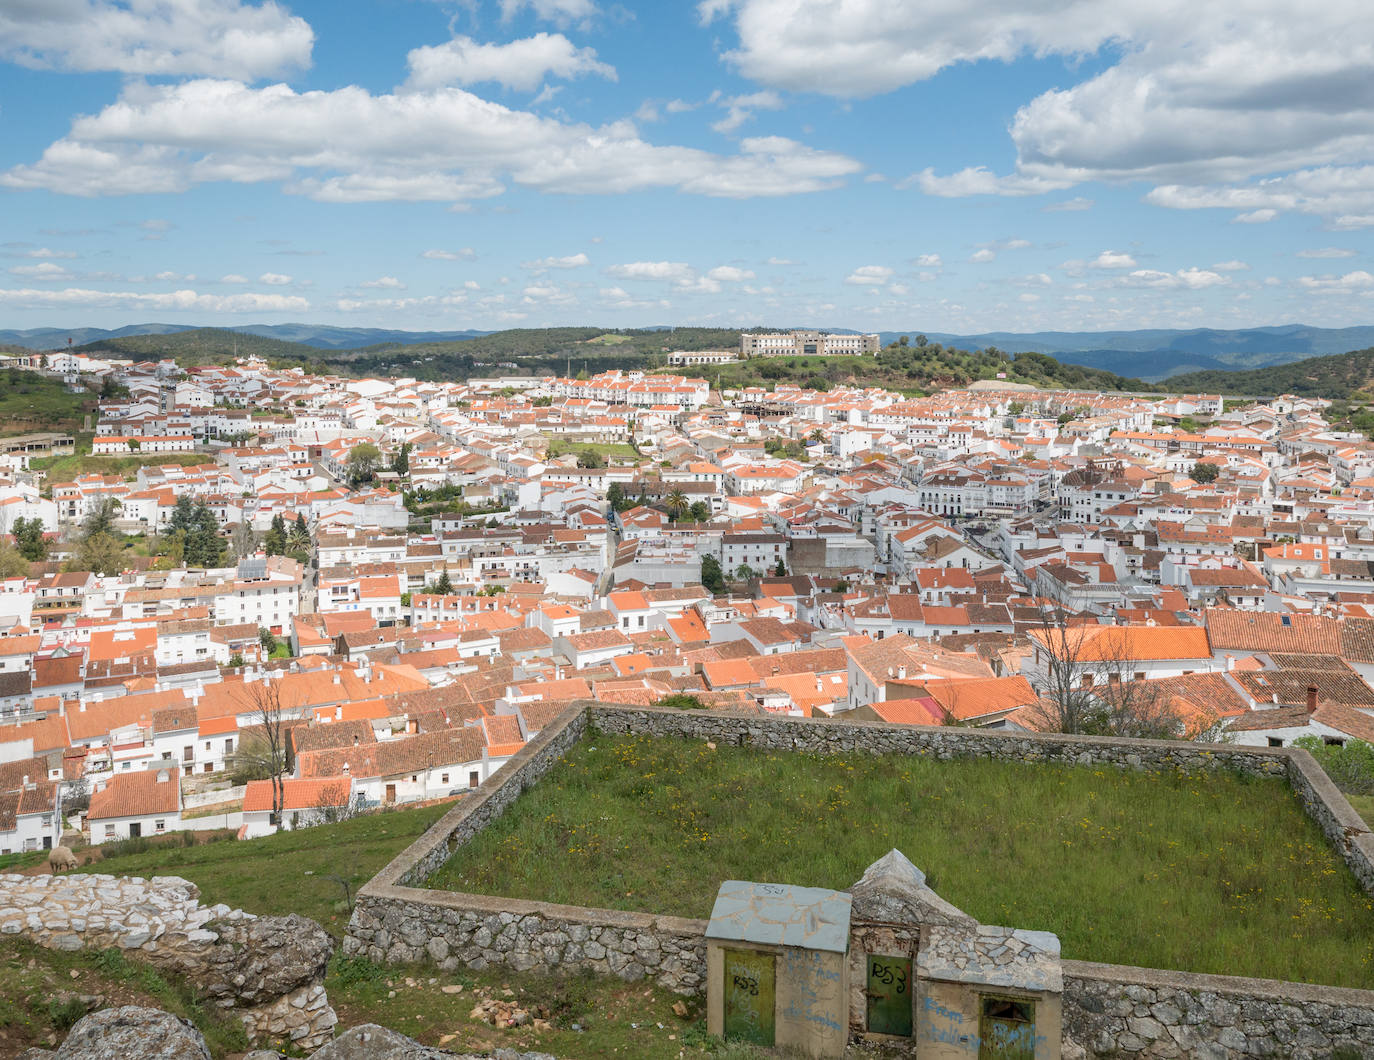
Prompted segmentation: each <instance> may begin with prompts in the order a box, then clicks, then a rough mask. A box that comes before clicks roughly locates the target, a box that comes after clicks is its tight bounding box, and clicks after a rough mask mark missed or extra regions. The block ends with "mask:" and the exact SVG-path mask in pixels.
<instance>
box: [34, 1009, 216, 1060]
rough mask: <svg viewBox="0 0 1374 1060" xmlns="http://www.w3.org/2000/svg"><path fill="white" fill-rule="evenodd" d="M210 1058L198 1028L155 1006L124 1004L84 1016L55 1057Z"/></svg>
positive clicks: (102, 1059) (62, 1059) (73, 1059)
mask: <svg viewBox="0 0 1374 1060" xmlns="http://www.w3.org/2000/svg"><path fill="white" fill-rule="evenodd" d="M135 1056H136V1057H138V1058H139V1060H210V1050H209V1049H207V1048H206V1047H205V1039H204V1038H202V1037H201V1036H200V1031H198V1030H196V1029H195V1027H193V1026H191V1024H190V1023H188V1022H187V1021H186V1020H183V1019H178V1018H177V1017H176V1016H173V1015H172V1014H171V1013H170V1012H163V1011H161V1010H160V1009H155V1008H141V1007H139V1006H137V1005H125V1006H123V1007H122V1008H108V1009H104V1010H103V1011H101V1012H94V1013H92V1014H91V1015H89V1016H83V1017H82V1018H81V1019H80V1020H78V1021H77V1023H76V1026H74V1027H73V1028H72V1029H71V1033H70V1034H68V1035H67V1040H66V1041H65V1042H63V1043H62V1046H61V1048H59V1049H58V1050H57V1053H56V1054H55V1058H54V1060H126V1058H129V1057H135Z"/></svg>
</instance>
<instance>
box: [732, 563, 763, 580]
mask: <svg viewBox="0 0 1374 1060" xmlns="http://www.w3.org/2000/svg"><path fill="white" fill-rule="evenodd" d="M735 577H736V578H738V579H739V580H740V581H742V582H747V581H748V580H749V579H750V578H756V577H758V572H757V571H756V570H754V568H753V567H751V566H749V564H747V563H741V564H740V565H739V566H738V567H737V568H736V569H735Z"/></svg>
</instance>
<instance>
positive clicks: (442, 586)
mask: <svg viewBox="0 0 1374 1060" xmlns="http://www.w3.org/2000/svg"><path fill="white" fill-rule="evenodd" d="M434 591H435V592H436V593H437V594H438V595H440V596H452V595H453V579H452V578H450V577H449V576H448V567H447V566H446V567H444V569H443V570H442V571H440V572H439V580H438V581H436V582H435V583H434Z"/></svg>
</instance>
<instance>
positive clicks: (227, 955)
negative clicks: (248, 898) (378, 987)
mask: <svg viewBox="0 0 1374 1060" xmlns="http://www.w3.org/2000/svg"><path fill="white" fill-rule="evenodd" d="M199 895H200V892H199V890H198V889H197V888H196V885H195V884H193V883H191V882H189V881H188V880H183V879H181V878H180V877H178V876H154V877H153V878H152V879H151V880H145V879H141V878H139V877H118V876H107V875H96V874H91V875H69V876H16V875H0V934H4V935H22V936H24V937H25V938H29V939H32V940H33V941H34V942H37V943H38V944H39V945H42V946H48V947H51V948H53V949H60V950H69V951H73V950H80V949H85V948H88V947H89V948H93V949H107V948H110V947H117V948H118V949H120V950H123V951H125V952H127V953H129V954H130V955H132V956H135V957H137V958H139V959H141V960H145V961H148V962H149V963H151V964H153V965H155V966H157V967H158V968H159V969H160V970H161V971H163V972H164V973H168V974H170V975H172V976H174V977H176V978H184V979H189V980H190V981H191V982H193V983H195V984H196V986H197V988H198V989H199V990H200V991H201V992H202V993H203V994H204V995H205V996H206V997H207V998H209V999H210V1000H211V1001H213V1002H214V1003H215V1004H216V1005H219V1006H220V1007H221V1008H226V1009H230V1008H232V1009H236V1010H237V1012H238V1014H239V1015H240V1016H241V1017H242V1019H243V1023H244V1026H245V1029H246V1030H247V1031H248V1034H249V1037H250V1038H253V1039H276V1040H281V1041H290V1042H292V1043H294V1044H295V1045H296V1046H297V1047H298V1048H301V1049H307V1050H308V1049H314V1048H316V1047H318V1046H320V1045H323V1044H324V1043H325V1042H327V1041H329V1039H330V1038H331V1037H332V1036H333V1032H334V1025H335V1023H336V1022H337V1019H336V1017H335V1015H334V1010H333V1008H331V1007H330V1005H329V998H328V997H327V996H326V994H325V989H324V985H323V981H324V974H325V965H326V964H327V963H328V961H329V956H330V954H331V952H332V950H333V946H332V943H331V942H330V941H329V936H328V935H326V934H325V932H324V929H323V928H321V927H320V926H319V925H318V924H316V923H315V922H314V921H313V920H307V919H305V918H304V917H300V916H295V915H292V916H288V917H256V916H253V915H252V914H251V913H245V912H243V911H242V910H238V909H230V908H229V907H228V906H226V905H214V906H203V905H201V904H200V902H199V900H198V899H199Z"/></svg>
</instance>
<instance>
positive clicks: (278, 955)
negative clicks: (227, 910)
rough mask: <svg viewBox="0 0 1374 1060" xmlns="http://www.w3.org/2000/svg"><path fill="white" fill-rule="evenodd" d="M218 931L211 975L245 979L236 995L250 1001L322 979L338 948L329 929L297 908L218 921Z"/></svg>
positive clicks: (219, 980)
mask: <svg viewBox="0 0 1374 1060" xmlns="http://www.w3.org/2000/svg"><path fill="white" fill-rule="evenodd" d="M218 931H219V944H218V945H216V946H214V947H213V948H212V950H211V952H210V954H209V961H208V963H209V964H210V966H211V968H212V969H213V975H212V977H211V978H212V979H213V981H214V982H217V983H236V982H241V983H243V984H245V985H244V986H241V987H238V988H236V989H235V990H234V991H233V994H234V996H235V997H237V998H239V999H240V1000H241V1001H242V1002H246V1003H248V1004H253V1003H255V1002H260V1001H269V1000H271V999H273V998H277V997H281V996H282V995H284V994H289V993H291V992H292V991H294V990H297V989H299V988H300V987H302V986H308V985H310V984H311V983H317V982H320V981H322V980H323V979H324V973H325V966H326V965H327V964H328V963H329V958H330V956H331V955H332V954H333V952H334V941H333V939H331V938H330V937H329V935H328V934H327V933H326V932H325V930H324V928H322V927H320V925H319V924H317V923H315V921H313V920H310V919H308V918H306V917H303V916H300V915H298V914H296V913H292V914H291V915H290V916H264V917H258V918H256V919H254V920H238V921H234V922H232V923H227V924H221V925H219V929H218ZM240 976H242V979H240V978H239V977H240ZM210 992H211V993H212V994H213V993H215V991H214V990H213V989H211V991H210Z"/></svg>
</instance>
